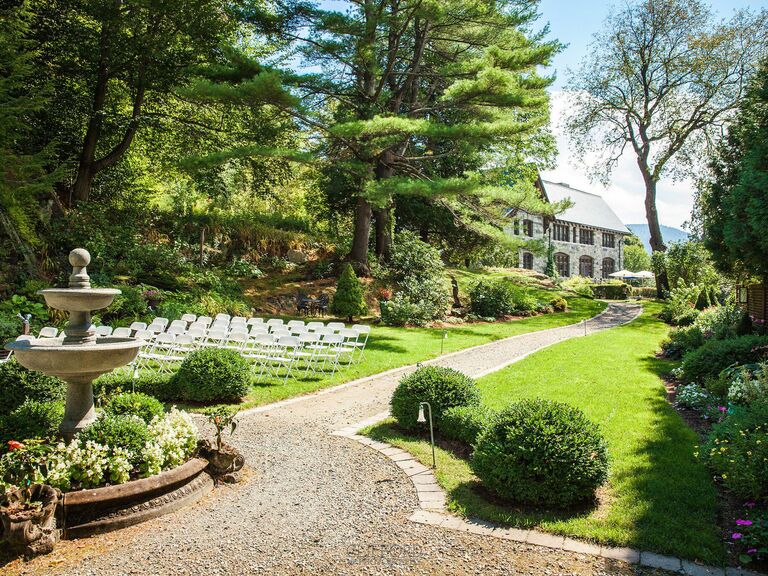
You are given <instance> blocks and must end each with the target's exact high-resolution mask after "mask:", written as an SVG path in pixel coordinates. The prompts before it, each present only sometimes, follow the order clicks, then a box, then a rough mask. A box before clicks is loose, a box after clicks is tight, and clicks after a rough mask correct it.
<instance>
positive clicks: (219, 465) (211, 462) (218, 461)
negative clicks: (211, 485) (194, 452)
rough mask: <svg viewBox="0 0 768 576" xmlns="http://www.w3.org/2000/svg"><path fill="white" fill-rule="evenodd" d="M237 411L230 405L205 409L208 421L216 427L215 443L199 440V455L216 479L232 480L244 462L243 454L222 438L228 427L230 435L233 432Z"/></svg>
mask: <svg viewBox="0 0 768 576" xmlns="http://www.w3.org/2000/svg"><path fill="white" fill-rule="evenodd" d="M237 412H238V409H237V407H232V406H214V407H212V408H209V409H208V410H206V411H205V414H206V416H207V417H208V422H210V423H211V424H213V426H214V428H215V429H216V444H215V446H211V443H210V442H209V441H208V440H203V441H201V443H200V455H201V456H203V457H204V458H205V459H207V460H208V472H209V473H210V474H211V476H213V477H214V478H215V479H217V480H224V481H228V482H232V481H234V479H235V478H234V476H233V474H234V473H235V472H237V471H238V470H240V469H241V468H242V467H243V465H244V464H245V458H244V457H243V455H242V454H240V452H238V451H237V449H236V448H235V447H234V446H231V445H229V444H226V443H225V442H224V440H223V438H222V436H223V434H224V430H227V429H229V435H230V436H232V435H233V434H234V433H235V430H236V429H237Z"/></svg>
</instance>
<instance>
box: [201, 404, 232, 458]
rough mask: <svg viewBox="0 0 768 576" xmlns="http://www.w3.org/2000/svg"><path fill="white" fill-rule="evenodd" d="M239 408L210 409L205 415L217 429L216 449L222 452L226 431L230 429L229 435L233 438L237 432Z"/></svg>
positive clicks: (217, 407) (216, 407) (219, 407)
mask: <svg viewBox="0 0 768 576" xmlns="http://www.w3.org/2000/svg"><path fill="white" fill-rule="evenodd" d="M237 413H238V409H237V407H232V406H215V407H213V408H208V409H207V410H206V411H205V415H206V416H208V422H210V423H211V424H213V427H214V428H215V429H216V449H217V450H221V447H222V445H223V441H222V439H221V436H222V434H223V433H224V430H226V429H227V428H229V435H230V436H232V435H233V434H234V433H235V430H237Z"/></svg>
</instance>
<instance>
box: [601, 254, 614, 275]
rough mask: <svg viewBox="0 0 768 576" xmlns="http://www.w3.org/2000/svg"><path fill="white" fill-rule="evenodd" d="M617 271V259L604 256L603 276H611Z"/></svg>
mask: <svg viewBox="0 0 768 576" xmlns="http://www.w3.org/2000/svg"><path fill="white" fill-rule="evenodd" d="M614 272H616V261H615V260H614V259H613V258H603V278H609V277H610V275H611V274H613V273H614Z"/></svg>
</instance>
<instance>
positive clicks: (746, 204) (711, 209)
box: [698, 60, 768, 281]
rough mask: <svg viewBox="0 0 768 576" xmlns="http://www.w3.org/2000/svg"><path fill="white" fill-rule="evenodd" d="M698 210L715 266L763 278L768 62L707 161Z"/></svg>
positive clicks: (767, 246)
mask: <svg viewBox="0 0 768 576" xmlns="http://www.w3.org/2000/svg"><path fill="white" fill-rule="evenodd" d="M698 213H699V216H700V218H701V230H702V231H703V236H704V243H705V245H706V247H707V248H708V249H709V250H710V252H711V253H712V258H713V259H714V261H715V264H716V265H717V267H718V268H720V269H721V270H723V271H724V272H731V273H737V274H740V275H747V276H757V277H759V278H761V279H762V280H763V281H766V279H768V235H766V222H768V60H765V61H763V65H762V67H761V70H760V72H759V73H758V74H757V75H756V76H755V79H754V81H753V83H752V85H751V87H750V90H749V93H748V95H747V97H746V98H745V99H744V101H743V102H742V105H741V107H740V110H739V114H738V118H737V120H736V121H735V123H734V124H733V126H732V127H731V128H730V129H729V131H728V137H727V138H726V139H725V141H724V142H723V143H722V145H721V146H720V147H719V150H718V154H717V155H716V157H715V158H714V160H713V161H712V164H711V174H710V177H709V178H708V179H706V180H705V181H704V182H703V185H702V188H701V190H700V194H699V210H698Z"/></svg>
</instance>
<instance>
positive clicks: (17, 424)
mask: <svg viewBox="0 0 768 576" xmlns="http://www.w3.org/2000/svg"><path fill="white" fill-rule="evenodd" d="M63 418H64V403H63V402H40V401H39V400H25V401H24V403H23V404H22V405H21V406H19V407H18V408H16V409H15V410H14V411H13V412H11V413H10V414H8V415H7V416H4V417H3V418H2V423H1V424H0V436H2V438H1V439H0V441H1V442H2V447H0V451H4V450H5V447H6V444H7V442H8V441H9V440H30V439H33V438H42V439H46V440H48V439H51V438H55V437H56V436H57V435H58V433H59V424H60V423H61V421H62V419H63Z"/></svg>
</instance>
